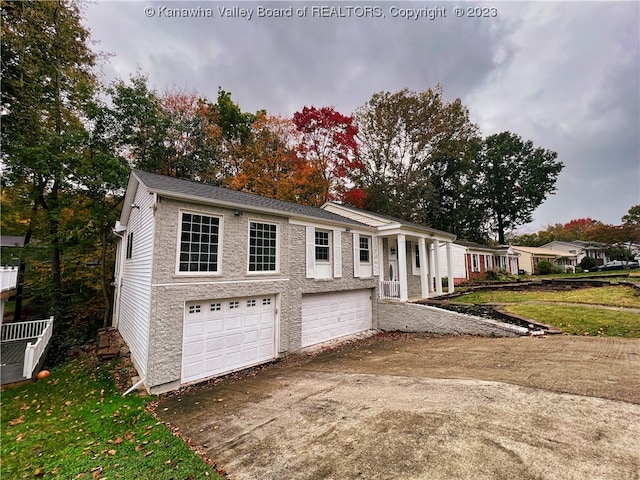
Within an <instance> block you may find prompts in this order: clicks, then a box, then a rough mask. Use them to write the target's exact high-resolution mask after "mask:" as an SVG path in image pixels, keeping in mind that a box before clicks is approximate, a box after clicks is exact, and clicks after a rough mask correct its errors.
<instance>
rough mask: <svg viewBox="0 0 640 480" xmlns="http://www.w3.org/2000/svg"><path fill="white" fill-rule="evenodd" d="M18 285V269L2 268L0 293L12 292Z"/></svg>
mask: <svg viewBox="0 0 640 480" xmlns="http://www.w3.org/2000/svg"><path fill="white" fill-rule="evenodd" d="M17 283H18V267H0V291H2V292H4V291H5V290H12V289H14V288H16V285H17Z"/></svg>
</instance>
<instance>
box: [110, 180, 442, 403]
mask: <svg viewBox="0 0 640 480" xmlns="http://www.w3.org/2000/svg"><path fill="white" fill-rule="evenodd" d="M114 231H115V233H116V234H117V235H118V237H119V242H118V253H117V261H116V271H115V300H114V303H115V305H114V316H113V325H114V326H116V327H117V328H118V330H119V331H120V332H121V334H122V336H123V337H124V339H125V341H126V342H127V344H128V345H129V347H130V350H131V354H132V357H133V360H134V363H135V365H136V368H137V369H138V371H139V373H140V375H141V377H142V378H143V380H144V384H145V386H146V387H147V389H148V390H149V391H151V392H153V393H160V392H164V391H168V390H172V389H175V388H178V387H180V386H181V385H184V384H188V383H193V382H198V381H202V380H205V379H207V378H211V377H215V376H219V375H222V374H225V373H228V372H232V371H234V370H239V369H242V368H246V367H249V366H252V365H256V364H260V363H264V362H266V361H269V360H272V359H274V358H277V357H278V356H281V355H282V354H284V353H287V352H294V351H296V350H299V349H301V348H303V347H306V346H309V345H313V344H316V343H320V342H324V341H327V340H330V339H334V338H339V337H341V336H344V335H348V334H351V333H356V332H360V331H365V330H368V329H371V328H380V320H379V318H378V301H379V299H380V297H381V296H382V297H384V298H386V299H392V300H395V301H398V302H406V301H407V300H408V299H409V298H412V299H414V298H424V297H428V296H433V295H436V294H439V293H442V284H441V282H440V280H439V279H440V278H441V277H446V276H448V277H449V278H452V275H451V266H450V264H451V262H449V264H447V261H446V259H447V258H448V257H447V255H446V252H450V251H451V242H452V241H453V240H454V239H455V237H454V236H453V235H451V234H448V233H445V232H440V231H437V230H433V229H429V228H426V227H423V226H420V225H415V224H411V223H408V222H404V221H401V220H398V219H394V218H392V217H386V216H381V215H377V214H372V213H370V212H365V211H362V210H356V209H350V208H346V207H343V206H341V205H336V204H331V203H330V204H326V205H324V206H323V207H322V208H313V207H307V206H303V205H298V204H295V203H289V202H282V201H278V200H274V199H270V198H265V197H261V196H257V195H252V194H247V193H243V192H237V191H233V190H228V189H224V188H218V187H213V186H210V185H205V184H201V183H196V182H189V181H184V180H178V179H175V178H170V177H165V176H161V175H155V174H150V173H146V172H142V171H139V170H134V171H133V172H132V174H131V176H130V179H129V184H128V187H127V193H126V197H125V201H124V207H123V210H122V213H121V216H120V220H119V221H118V222H117V223H116V228H115V230H114ZM440 250H443V251H444V252H445V255H444V259H445V261H444V262H443V261H442V256H441V255H439V254H438V252H439V251H440ZM449 257H450V254H449ZM381 273H382V274H381ZM452 283H453V282H452ZM381 287H382V288H381ZM451 288H453V286H451ZM385 302H387V300H385Z"/></svg>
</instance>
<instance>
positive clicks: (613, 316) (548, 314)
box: [504, 303, 640, 338]
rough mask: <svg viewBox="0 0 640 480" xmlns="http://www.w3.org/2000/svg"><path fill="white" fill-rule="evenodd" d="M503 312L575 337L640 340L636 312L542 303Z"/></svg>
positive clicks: (525, 305) (507, 309)
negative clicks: (549, 325)
mask: <svg viewBox="0 0 640 480" xmlns="http://www.w3.org/2000/svg"><path fill="white" fill-rule="evenodd" d="M504 310H506V311H507V312H510V313H515V314H516V315H520V316H522V317H526V318H530V319H532V320H536V321H538V322H542V323H546V324H551V325H554V326H556V327H558V328H560V329H561V330H562V331H563V332H565V333H569V334H572V335H595V336H607V337H627V338H638V337H640V314H639V313H637V312H628V311H617V310H608V309H607V310H605V309H602V308H591V307H574V306H566V305H550V304H542V303H540V304H531V303H524V304H515V305H509V306H507V307H505V308H504Z"/></svg>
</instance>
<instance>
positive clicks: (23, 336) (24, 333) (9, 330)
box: [0, 317, 53, 378]
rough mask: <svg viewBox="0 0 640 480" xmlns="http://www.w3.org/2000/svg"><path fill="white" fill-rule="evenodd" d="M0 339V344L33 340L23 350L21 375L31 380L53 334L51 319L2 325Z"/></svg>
mask: <svg viewBox="0 0 640 480" xmlns="http://www.w3.org/2000/svg"><path fill="white" fill-rule="evenodd" d="M1 332H2V333H1V334H0V338H1V340H2V342H13V341H17V340H27V339H35V340H36V341H35V343H31V342H28V343H27V346H26V348H25V350H24V364H23V370H22V375H23V376H24V377H25V378H31V375H33V371H34V370H35V368H36V367H37V366H38V363H39V362H40V358H41V357H42V354H43V353H44V351H45V349H46V348H47V345H48V344H49V340H51V334H52V333H53V317H50V318H48V319H46V320H34V321H31V322H14V323H3V324H2V331H1Z"/></svg>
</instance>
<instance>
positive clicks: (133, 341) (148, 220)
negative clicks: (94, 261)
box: [118, 185, 154, 376]
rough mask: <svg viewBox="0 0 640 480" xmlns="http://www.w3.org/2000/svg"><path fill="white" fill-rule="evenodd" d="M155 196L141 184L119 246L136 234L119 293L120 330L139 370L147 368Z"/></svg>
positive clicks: (143, 372)
mask: <svg viewBox="0 0 640 480" xmlns="http://www.w3.org/2000/svg"><path fill="white" fill-rule="evenodd" d="M153 199H154V197H153V195H151V194H149V193H148V192H147V191H146V189H145V188H144V187H143V186H141V185H139V186H138V190H137V192H136V195H135V200H134V203H135V204H136V205H138V206H139V207H140V208H132V209H131V215H130V216H129V219H128V222H127V230H126V231H125V232H124V241H121V242H120V248H125V249H126V242H127V236H128V235H129V234H130V233H133V250H132V255H131V258H129V259H126V258H124V257H125V256H124V255H123V256H122V257H121V258H122V260H123V263H122V266H121V272H122V279H121V282H122V286H121V288H120V296H119V299H118V301H119V303H120V305H119V307H120V308H119V318H118V330H119V331H120V333H121V334H122V337H123V338H124V340H125V341H126V342H127V345H128V346H129V349H130V350H131V355H132V356H133V359H134V360H135V363H136V367H137V368H138V370H139V373H140V374H141V375H143V376H145V375H146V371H147V358H148V351H149V321H150V310H151V267H152V253H153V230H154V217H153V210H152V208H151V206H152V204H153Z"/></svg>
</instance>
